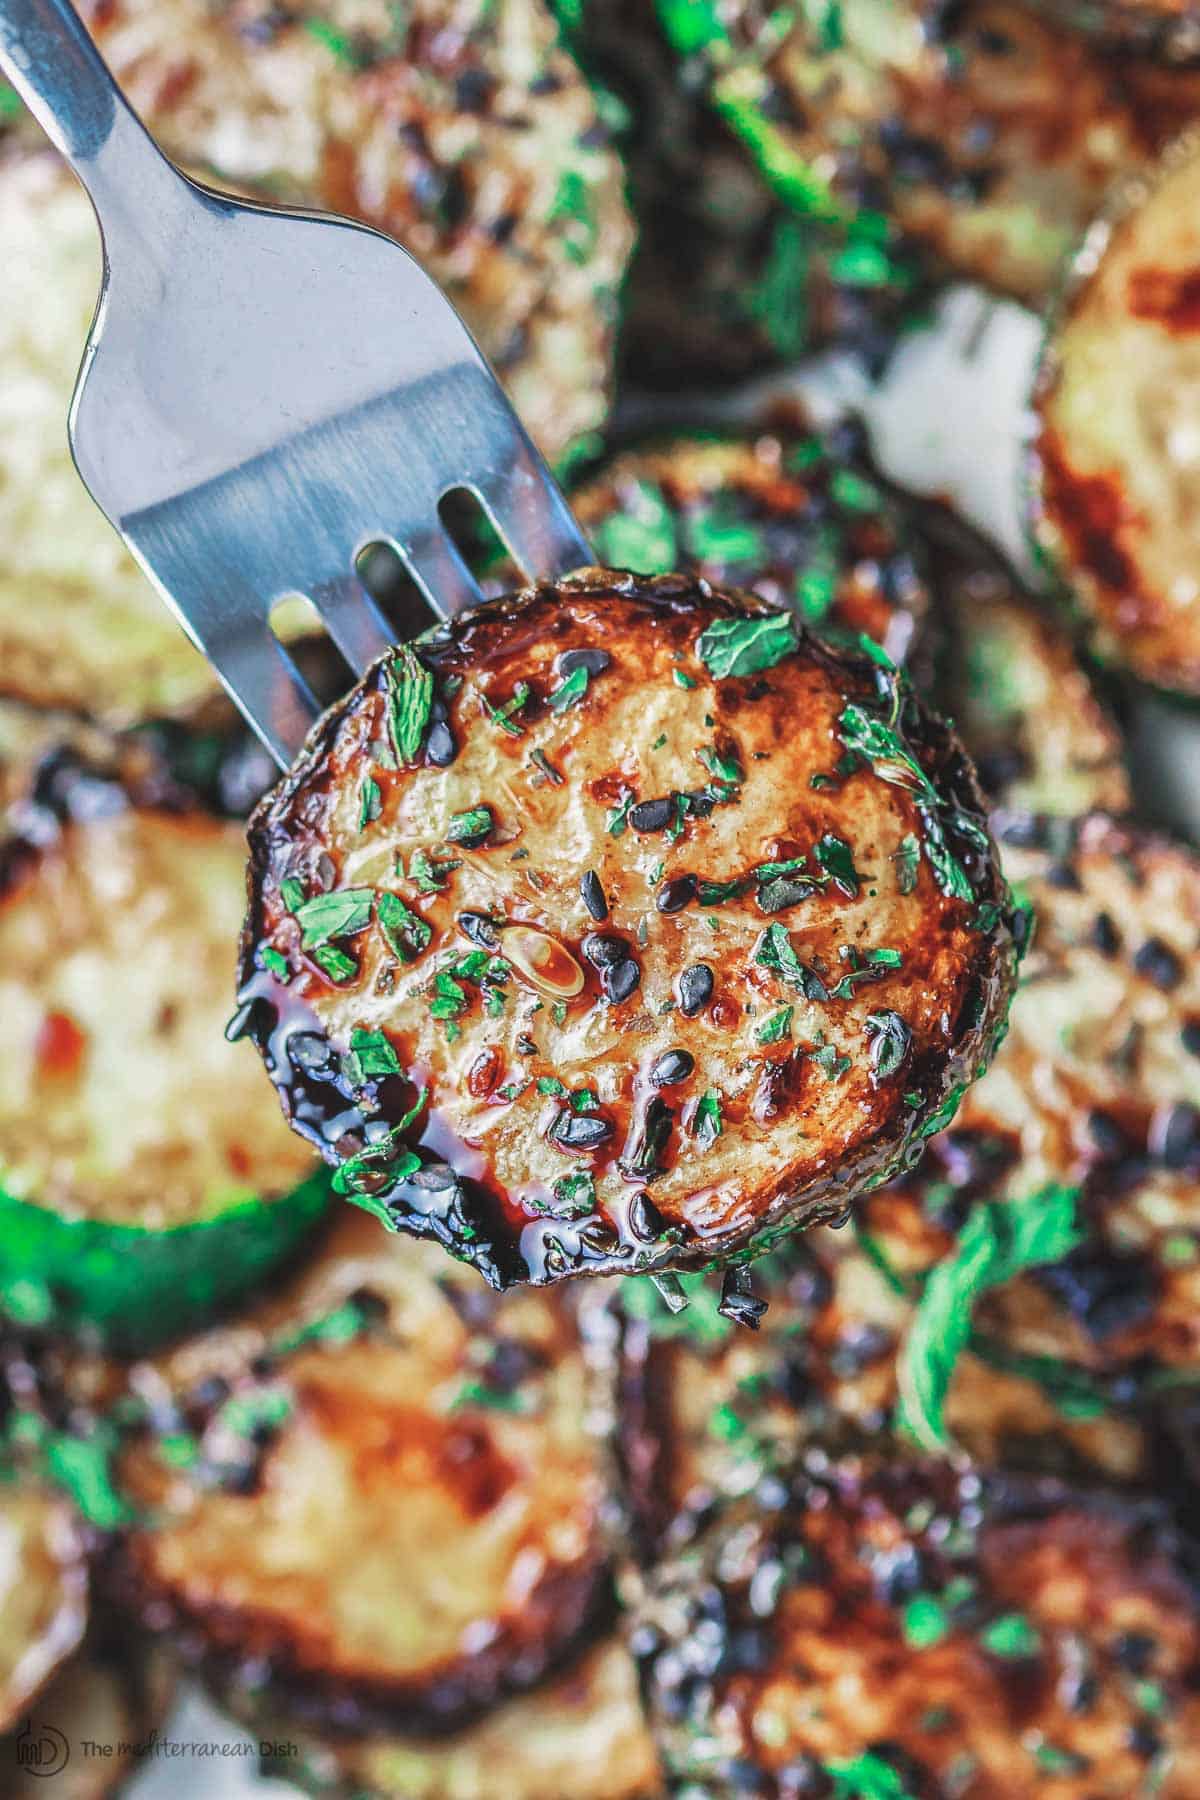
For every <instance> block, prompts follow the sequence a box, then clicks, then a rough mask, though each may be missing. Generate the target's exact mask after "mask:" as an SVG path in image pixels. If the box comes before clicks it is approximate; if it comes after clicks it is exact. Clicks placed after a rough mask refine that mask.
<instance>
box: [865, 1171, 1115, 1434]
mask: <svg viewBox="0 0 1200 1800" xmlns="http://www.w3.org/2000/svg"><path fill="white" fill-rule="evenodd" d="M1078 1198H1079V1190H1078V1189H1077V1188H1069V1187H1046V1188H1041V1189H1039V1190H1038V1191H1037V1192H1036V1193H1034V1194H1029V1195H1027V1196H1025V1197H1024V1198H1023V1199H1019V1200H984V1201H981V1202H978V1203H977V1204H976V1206H975V1207H974V1209H973V1210H972V1212H971V1214H970V1217H969V1218H968V1220H967V1222H966V1224H965V1225H964V1227H963V1229H962V1231H961V1232H960V1234H959V1238H958V1243H957V1246H956V1248H955V1250H954V1252H953V1254H952V1255H950V1256H948V1257H947V1258H946V1259H945V1260H944V1261H942V1262H940V1263H938V1264H937V1265H936V1267H935V1268H933V1269H932V1270H931V1271H930V1274H929V1278H928V1280H927V1281H926V1283H925V1288H924V1292H923V1293H922V1295H921V1299H920V1302H919V1304H918V1306H917V1311H916V1314H915V1316H914V1318H913V1322H912V1325H911V1326H910V1327H909V1330H908V1334H907V1336H906V1338H905V1341H904V1345H903V1348H902V1350H901V1354H900V1359H899V1370H898V1373H899V1382H900V1394H901V1399H900V1409H899V1414H898V1418H899V1422H900V1424H901V1425H902V1427H903V1428H904V1430H906V1431H907V1432H908V1433H909V1435H910V1436H911V1437H913V1438H915V1439H916V1441H917V1442H918V1443H919V1444H920V1445H921V1446H922V1447H923V1448H925V1449H930V1450H941V1449H943V1448H944V1447H945V1444H946V1441H947V1440H946V1429H945V1424H944V1421H943V1412H944V1408H945V1402H946V1395H947V1393H948V1391H949V1388H950V1382H951V1378H952V1377H953V1374H954V1369H955V1365H956V1364H957V1362H958V1359H959V1357H960V1355H961V1354H962V1352H963V1350H964V1349H965V1347H966V1345H967V1341H968V1339H969V1337H970V1332H971V1312H972V1309H973V1307H974V1304H975V1301H976V1300H977V1299H978V1297H979V1295H980V1294H982V1293H985V1292H986V1291H987V1289H988V1288H993V1287H1000V1286H1003V1284H1004V1283H1005V1282H1008V1281H1011V1280H1012V1279H1013V1278H1014V1277H1015V1276H1017V1275H1019V1274H1020V1273H1021V1272H1022V1270H1024V1269H1032V1268H1037V1267H1039V1266H1040V1265H1042V1264H1044V1263H1054V1262H1058V1261H1059V1260H1060V1258H1062V1257H1064V1256H1066V1255H1067V1254H1068V1253H1069V1252H1070V1251H1071V1250H1073V1249H1074V1248H1075V1246H1076V1244H1078V1243H1079V1241H1080V1238H1081V1235H1082V1234H1081V1232H1080V1229H1079V1226H1078V1225H1077V1223H1076V1216H1075V1215H1076V1202H1077V1201H1078Z"/></svg>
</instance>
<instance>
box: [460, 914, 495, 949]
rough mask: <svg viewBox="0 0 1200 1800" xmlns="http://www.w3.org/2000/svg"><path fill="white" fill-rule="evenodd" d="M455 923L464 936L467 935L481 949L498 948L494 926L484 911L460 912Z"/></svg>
mask: <svg viewBox="0 0 1200 1800" xmlns="http://www.w3.org/2000/svg"><path fill="white" fill-rule="evenodd" d="M456 923H457V925H458V929H459V930H460V931H461V932H462V933H463V935H464V937H469V938H470V940H471V942H472V943H473V944H478V945H479V947H480V949H481V950H497V949H499V947H500V939H499V937H498V936H497V934H496V927H495V925H494V924H493V923H492V921H491V919H489V918H488V916H487V914H486V913H481V912H460V913H459V915H458V919H457V921H456Z"/></svg>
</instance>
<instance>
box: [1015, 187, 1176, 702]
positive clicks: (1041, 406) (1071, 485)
mask: <svg viewBox="0 0 1200 1800" xmlns="http://www.w3.org/2000/svg"><path fill="white" fill-rule="evenodd" d="M1198 200H1200V161H1198V160H1197V159H1196V157H1195V156H1194V154H1191V153H1188V154H1186V155H1182V156H1181V155H1178V154H1176V155H1174V156H1171V157H1169V158H1168V159H1167V161H1166V164H1165V167H1164V169H1163V171H1162V172H1161V174H1160V175H1159V176H1158V178H1157V179H1155V180H1154V181H1151V182H1147V181H1142V180H1139V181H1137V182H1135V183H1130V184H1128V186H1127V187H1126V188H1125V189H1123V190H1122V192H1121V193H1120V195H1119V196H1118V199H1117V200H1116V202H1115V203H1114V205H1113V207H1112V209H1111V210H1110V213H1109V215H1108V216H1107V217H1106V218H1105V219H1104V220H1102V221H1100V222H1099V223H1098V224H1097V225H1096V226H1095V227H1094V228H1093V230H1092V231H1091V232H1089V234H1088V240H1087V246H1086V254H1082V255H1081V256H1080V258H1079V260H1078V262H1077V264H1076V269H1075V274H1074V278H1073V280H1072V281H1071V282H1070V283H1069V285H1068V287H1067V290H1066V292H1065V295H1064V298H1063V301H1062V304H1061V308H1060V311H1059V314H1058V316H1057V319H1056V321H1055V322H1054V323H1053V324H1052V327H1051V330H1050V333H1049V335H1048V337H1047V340H1046V346H1045V350H1044V353H1043V358H1042V364H1041V367H1040V370H1039V373H1038V379H1037V384H1036V393H1035V405H1036V415H1037V428H1036V434H1035V437H1034V442H1033V452H1032V483H1031V489H1032V498H1031V504H1032V514H1031V522H1032V530H1033V533H1034V536H1035V539H1036V542H1037V545H1038V547H1039V548H1040V549H1041V551H1042V552H1043V553H1044V555H1045V556H1046V557H1047V558H1048V559H1049V561H1050V563H1051V565H1052V566H1053V568H1054V569H1055V571H1056V572H1057V573H1058V574H1059V575H1060V576H1061V578H1062V579H1063V581H1064V582H1065V583H1066V584H1067V585H1068V586H1069V588H1070V590H1071V592H1072V594H1073V596H1074V598H1075V599H1076V601H1077V602H1078V605H1079V607H1080V609H1081V611H1082V613H1083V615H1084V617H1085V618H1086V620H1087V622H1088V625H1089V628H1090V631H1091V635H1092V640H1093V643H1094V645H1095V648H1096V650H1097V652H1098V654H1099V655H1100V656H1102V657H1103V658H1105V659H1106V660H1109V661H1113V662H1117V663H1122V664H1124V665H1126V666H1127V667H1128V668H1130V669H1131V670H1133V672H1134V673H1135V674H1137V675H1140V676H1141V677H1142V678H1143V679H1144V680H1146V681H1150V682H1153V683H1155V684H1156V685H1157V686H1159V687H1164V688H1177V689H1179V690H1181V691H1184V692H1187V693H1192V694H1196V693H1200V583H1198V582H1197V579H1196V575H1195V570H1194V566H1193V558H1192V546H1191V530H1190V519H1191V510H1192V507H1193V504H1194V499H1195V491H1196V475H1195V455H1194V452H1193V450H1192V449H1191V448H1190V439H1189V432H1190V431H1191V429H1192V419H1193V418H1194V416H1195V406H1196V402H1197V396H1198V394H1200V383H1198V382H1197V379H1196V375H1195V371H1194V367H1193V363H1194V359H1195V346H1196V342H1197V332H1198V331H1200V304H1198V302H1197V290H1196V259H1197V238H1196V233H1195V231H1194V230H1193V229H1192V226H1191V218H1192V214H1193V210H1194V208H1195V206H1196V204H1197V201H1198Z"/></svg>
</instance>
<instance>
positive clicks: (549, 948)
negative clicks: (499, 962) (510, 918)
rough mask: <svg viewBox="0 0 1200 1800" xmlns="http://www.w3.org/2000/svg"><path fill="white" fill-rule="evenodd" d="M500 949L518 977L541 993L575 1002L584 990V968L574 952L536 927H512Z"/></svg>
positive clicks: (505, 932) (504, 935)
mask: <svg viewBox="0 0 1200 1800" xmlns="http://www.w3.org/2000/svg"><path fill="white" fill-rule="evenodd" d="M501 948H502V950H503V953H504V955H505V956H506V957H507V958H508V960H509V962H510V963H511V964H512V966H513V968H514V969H515V970H516V971H517V974H518V975H520V976H521V977H522V979H523V980H524V981H527V982H528V983H529V985H530V987H534V988H536V989H537V990H538V992H539V993H541V994H550V995H552V996H553V997H554V998H555V999H556V1000H573V999H574V998H575V995H576V994H578V993H581V992H582V990H583V982H584V974H583V969H582V967H581V966H580V964H579V963H577V962H576V960H575V958H574V957H573V956H572V955H571V952H570V951H569V950H568V949H566V947H565V946H564V945H562V944H560V943H559V941H558V939H557V938H553V937H551V936H550V934H549V932H546V931H539V930H538V929H537V927H536V926H535V925H509V926H508V927H507V928H506V929H505V931H504V932H503V933H502V934H501Z"/></svg>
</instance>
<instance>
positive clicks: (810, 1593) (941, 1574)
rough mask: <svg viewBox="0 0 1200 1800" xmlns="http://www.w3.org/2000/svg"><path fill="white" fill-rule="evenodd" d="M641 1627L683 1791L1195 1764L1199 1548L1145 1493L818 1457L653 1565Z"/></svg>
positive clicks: (1131, 1780)
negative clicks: (697, 1541)
mask: <svg viewBox="0 0 1200 1800" xmlns="http://www.w3.org/2000/svg"><path fill="white" fill-rule="evenodd" d="M635 1642H636V1643H637V1645H638V1647H639V1651H640V1653H641V1655H642V1658H643V1663H644V1676H645V1683H646V1692H647V1695H648V1699H649V1703H650V1708H651V1718H652V1723H653V1725H654V1728H655V1731H656V1735H657V1737H658V1740H659V1744H660V1748H661V1749H662V1752H663V1755H664V1761H665V1764H666V1768H667V1771H668V1775H669V1777H670V1779H671V1780H672V1781H673V1782H674V1783H675V1784H676V1785H677V1786H678V1787H679V1789H680V1791H689V1789H688V1784H689V1783H694V1784H696V1787H697V1789H698V1790H699V1791H700V1792H703V1793H705V1794H722V1795H724V1794H729V1795H733V1794H735V1793H737V1794H741V1793H744V1792H747V1791H748V1792H752V1793H754V1794H755V1795H761V1796H762V1797H763V1800H784V1797H785V1796H791V1795H793V1794H796V1793H798V1792H799V1793H803V1792H804V1791H805V1785H807V1787H808V1789H809V1791H810V1792H813V1793H817V1794H826V1795H834V1796H840V1795H846V1796H859V1797H860V1800H861V1797H863V1796H871V1797H872V1800H875V1797H876V1796H879V1797H883V1796H886V1797H887V1800H918V1796H920V1797H922V1800H923V1797H924V1796H927V1795H928V1796H930V1797H933V1796H937V1797H938V1800H949V1797H950V1796H951V1795H954V1794H966V1795H978V1796H980V1800H983V1797H984V1796H989V1797H990V1796H993V1795H994V1796H1000V1795H1009V1794H1014V1795H1015V1794H1021V1795H1025V1794H1047V1795H1058V1796H1062V1800H1068V1797H1072V1796H1076V1795H1083V1794H1087V1795H1088V1796H1089V1797H1091V1796H1096V1797H1097V1800H1125V1797H1126V1796H1128V1795H1131V1794H1138V1793H1154V1794H1162V1795H1169V1796H1171V1797H1172V1800H1184V1797H1185V1796H1187V1795H1190V1794H1192V1793H1193V1792H1194V1791H1195V1789H1196V1784H1197V1781H1200V1751H1198V1749H1197V1744H1198V1739H1197V1732H1196V1725H1197V1703H1196V1699H1195V1694H1194V1686H1193V1671H1194V1668H1195V1661H1196V1656H1197V1650H1198V1649H1200V1621H1198V1618H1197V1605H1196V1588H1195V1583H1194V1577H1193V1573H1192V1569H1191V1561H1190V1555H1189V1552H1188V1550H1187V1548H1186V1547H1185V1546H1184V1544H1183V1543H1182V1542H1181V1541H1180V1538H1179V1536H1178V1534H1177V1533H1176V1532H1175V1531H1174V1530H1173V1529H1172V1527H1171V1524H1170V1522H1169V1519H1168V1517H1167V1516H1166V1514H1165V1513H1164V1511H1162V1510H1161V1509H1159V1508H1158V1507H1156V1506H1155V1505H1154V1504H1152V1503H1149V1502H1139V1501H1135V1500H1130V1499H1125V1498H1118V1497H1116V1496H1114V1495H1109V1494H1106V1493H1104V1492H1103V1491H1093V1492H1090V1493H1082V1492H1080V1491H1078V1490H1075V1489H1073V1488H1071V1487H1068V1486H1065V1485H1062V1484H1060V1483H1057V1482H1052V1481H1042V1482H1036V1483H1034V1482H1022V1481H1021V1480H1020V1479H1019V1478H1015V1477H1012V1476H1010V1475H1007V1474H1005V1473H1004V1472H999V1471H998V1472H994V1473H990V1472H984V1473H976V1472H975V1471H967V1472H963V1471H960V1470H954V1469H952V1468H951V1467H950V1466H949V1465H947V1464H922V1463H918V1462H910V1461H902V1462H894V1461H889V1460H887V1459H885V1458H884V1457H882V1456H881V1455H880V1454H879V1452H878V1451H876V1450H871V1449H857V1450H856V1451H853V1452H848V1453H843V1454H841V1455H837V1454H833V1455H825V1456H824V1457H822V1458H820V1459H818V1458H817V1457H815V1456H814V1457H813V1458H812V1459H811V1462H810V1464H809V1465H808V1466H807V1467H805V1466H803V1465H801V1466H799V1467H798V1468H797V1469H795V1470H794V1471H793V1473H792V1474H791V1476H790V1479H789V1480H788V1481H787V1482H786V1484H785V1483H784V1482H782V1481H780V1480H774V1481H772V1483H771V1484H770V1485H769V1486H767V1485H764V1487H763V1488H762V1489H761V1490H760V1493H759V1495H756V1496H753V1497H751V1498H750V1499H749V1500H747V1501H745V1502H742V1503H741V1504H739V1505H736V1506H734V1507H732V1508H731V1509H729V1510H728V1511H727V1512H726V1513H725V1514H724V1515H723V1516H721V1517H719V1518H718V1520H717V1522H716V1523H715V1525H714V1526H713V1527H712V1528H711V1529H710V1530H709V1532H708V1533H707V1534H706V1537H705V1539H704V1541H703V1543H702V1545H701V1546H700V1547H699V1549H698V1550H697V1551H694V1552H691V1553H689V1554H687V1555H686V1556H684V1557H681V1558H680V1559H679V1560H678V1561H676V1562H673V1563H668V1564H667V1565H666V1566H665V1567H664V1568H663V1569H662V1570H661V1571H660V1572H659V1573H658V1574H657V1575H656V1576H655V1577H654V1579H653V1581H652V1583H651V1589H650V1594H649V1596H648V1599H647V1601H646V1603H645V1605H644V1608H643V1610H642V1616H641V1618H640V1620H639V1622H638V1625H637V1628H636V1635H635ZM751 1783H753V1785H752V1786H751Z"/></svg>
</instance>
